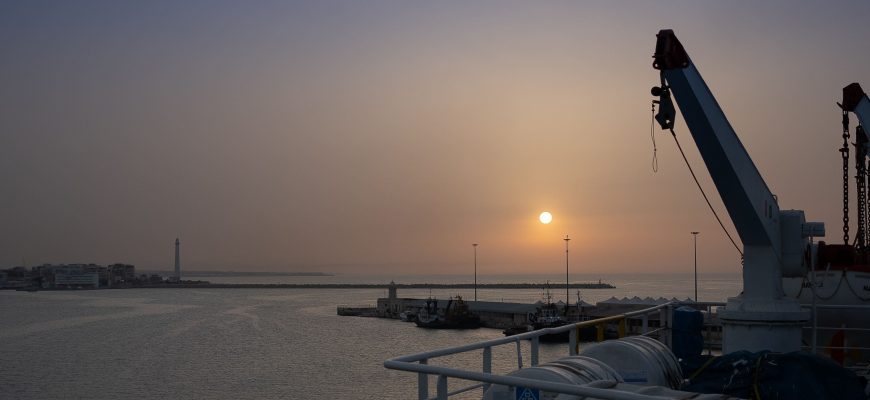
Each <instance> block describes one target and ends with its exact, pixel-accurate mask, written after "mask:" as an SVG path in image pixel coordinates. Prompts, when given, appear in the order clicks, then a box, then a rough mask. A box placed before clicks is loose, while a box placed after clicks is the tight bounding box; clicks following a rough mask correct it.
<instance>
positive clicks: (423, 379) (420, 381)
mask: <svg viewBox="0 0 870 400" xmlns="http://www.w3.org/2000/svg"><path fill="white" fill-rule="evenodd" d="M428 363H429V362H428V360H426V359H425V358H424V359H422V360H420V364H421V365H426V364H428ZM417 398H418V399H420V400H427V399H428V398H429V374H427V373H424V372H419V373H417Z"/></svg>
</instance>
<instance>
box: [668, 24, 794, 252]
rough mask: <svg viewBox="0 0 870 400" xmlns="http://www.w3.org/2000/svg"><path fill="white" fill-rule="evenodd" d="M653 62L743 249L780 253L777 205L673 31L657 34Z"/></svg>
mask: <svg viewBox="0 0 870 400" xmlns="http://www.w3.org/2000/svg"><path fill="white" fill-rule="evenodd" d="M654 57H655V62H654V64H653V66H654V67H655V68H656V69H659V70H661V75H662V80H663V82H665V83H666V84H667V86H668V87H669V89H670V91H672V92H673V93H674V94H675V97H676V100H677V104H678V105H679V106H680V111H681V112H682V115H683V118H685V120H686V125H688V127H689V131H690V132H691V134H692V138H693V139H694V140H695V143H696V144H697V146H698V150H699V151H700V152H701V154H702V155H703V158H704V163H705V164H706V165H707V170H708V171H710V175H711V177H712V178H713V182H714V183H715V184H716V189H717V190H718V191H719V194H720V196H721V197H722V202H723V203H724V204H725V208H726V209H727V210H728V214H729V215H730V216H731V220H732V221H733V222H734V227H735V228H736V229H737V233H738V235H739V236H740V240H741V241H742V242H743V244H744V245H759V246H773V247H774V248H775V250H779V240H778V239H779V222H778V219H779V218H778V216H779V206H778V205H777V202H776V199H775V198H774V196H773V194H772V193H771V192H770V189H768V187H767V184H766V183H765V182H764V179H763V178H762V177H761V174H760V173H759V172H758V169H757V168H756V167H755V163H753V162H752V159H751V158H750V157H749V153H747V151H746V148H744V147H743V143H741V142H740V139H739V138H738V137H737V134H736V133H735V132H734V128H732V127H731V124H730V123H729V122H728V118H727V117H725V113H724V112H723V111H722V108H721V107H720V106H719V103H718V102H717V101H716V98H715V97H713V93H712V92H711V91H710V88H709V87H707V84H706V83H705V82H704V79H703V78H702V77H701V74H700V73H699V72H698V69H697V68H696V67H695V65H694V63H692V61H691V59H689V56H688V54H686V52H685V50H684V49H683V46H682V44H680V42H679V40H677V37H676V36H675V35H674V32H673V31H672V30H670V29H667V30H663V31H661V32H660V33H659V34H658V41H657V43H656V52H655V56H654Z"/></svg>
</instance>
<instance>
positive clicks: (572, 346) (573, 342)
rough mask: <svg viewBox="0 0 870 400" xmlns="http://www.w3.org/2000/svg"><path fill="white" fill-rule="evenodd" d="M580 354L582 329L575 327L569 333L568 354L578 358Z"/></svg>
mask: <svg viewBox="0 0 870 400" xmlns="http://www.w3.org/2000/svg"><path fill="white" fill-rule="evenodd" d="M579 352H580V328H579V327H576V326H575V327H574V329H571V331H570V332H569V333H568V354H569V355H572V356H576V355H577V353H579Z"/></svg>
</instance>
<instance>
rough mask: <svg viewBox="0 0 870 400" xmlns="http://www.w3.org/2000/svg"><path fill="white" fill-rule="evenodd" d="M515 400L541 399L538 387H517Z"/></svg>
mask: <svg viewBox="0 0 870 400" xmlns="http://www.w3.org/2000/svg"><path fill="white" fill-rule="evenodd" d="M516 393H517V400H541V392H540V391H539V390H538V389H531V388H524V387H518V388H517V391H516Z"/></svg>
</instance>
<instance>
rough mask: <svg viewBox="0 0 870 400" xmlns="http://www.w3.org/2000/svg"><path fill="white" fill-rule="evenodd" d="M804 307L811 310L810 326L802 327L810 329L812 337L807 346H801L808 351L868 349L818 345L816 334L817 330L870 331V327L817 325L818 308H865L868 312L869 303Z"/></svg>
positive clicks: (865, 349)
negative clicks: (811, 321)
mask: <svg viewBox="0 0 870 400" xmlns="http://www.w3.org/2000/svg"><path fill="white" fill-rule="evenodd" d="M804 308H809V309H810V310H811V311H812V320H813V323H812V326H807V327H804V329H808V330H811V331H812V339H811V340H810V345H809V346H803V347H804V348H807V349H809V350H810V352H812V353H814V354H817V353H818V352H819V350H842V351H843V352H846V351H848V350H861V351H870V347H860V346H819V345H818V334H819V331H843V332H868V333H870V329H868V328H856V327H847V326H819V325H818V320H819V315H818V314H819V310H866V311H868V314H870V305H863V304H812V305H805V306H804ZM847 338H848V336H847Z"/></svg>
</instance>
